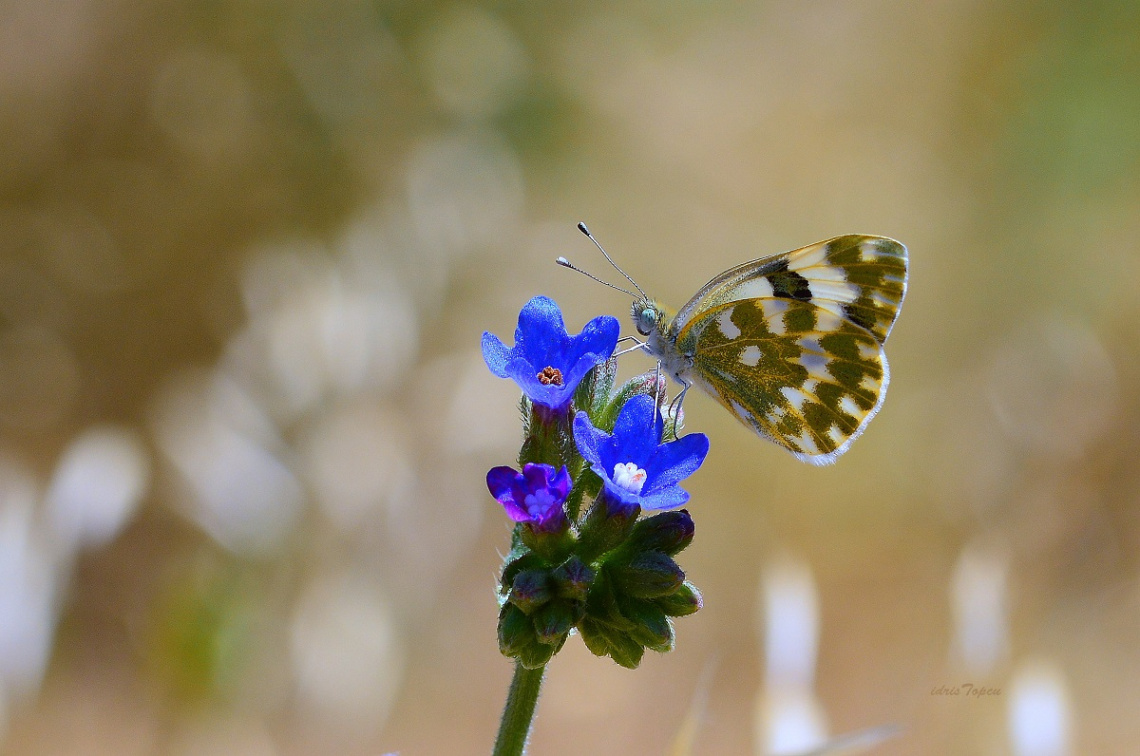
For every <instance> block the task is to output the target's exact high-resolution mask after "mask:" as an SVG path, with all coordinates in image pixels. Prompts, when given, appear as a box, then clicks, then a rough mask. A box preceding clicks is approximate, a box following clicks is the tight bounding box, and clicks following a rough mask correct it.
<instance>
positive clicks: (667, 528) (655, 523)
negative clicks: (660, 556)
mask: <svg viewBox="0 0 1140 756" xmlns="http://www.w3.org/2000/svg"><path fill="white" fill-rule="evenodd" d="M694 532H695V528H694V526H693V518H692V517H691V516H689V511H688V510H687V509H680V510H677V511H673V512H662V513H661V514H656V515H653V516H652V517H646V518H645V519H643V520H640V521H638V523H637V524H636V525H635V526H634V528H633V532H632V533H631V534H630V536H629V540H628V541H626V545H625V547H623V548H624V549H626V550H628V551H629V553H631V554H632V553H636V552H639V551H660V552H663V553H665V554H668V555H669V556H672V555H674V554H676V553H678V552H679V551H681V550H683V549H684V548H686V547H687V546H688V545H689V544H690V543H692V541H693V533H694Z"/></svg>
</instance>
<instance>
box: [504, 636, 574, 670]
mask: <svg viewBox="0 0 1140 756" xmlns="http://www.w3.org/2000/svg"><path fill="white" fill-rule="evenodd" d="M565 642H566V640H565V638H563V640H562V643H559V644H558V645H556V646H551V645H549V644H546V643H539V642H537V640H536V641H535V642H534V643H532V644H530V645H527V646H524V647H523V648H520V649H519V652H518V654H516V655H515V658H516V659H518V661H519V664H521V665H523V666H524V667H526V668H527V669H538V668H539V667H544V666H546V663H547V662H549V661H550V659H551V657H553V656H554V655H555V654H556V653H558V651H559V650H560V649H561V648H562V644H563V643H565Z"/></svg>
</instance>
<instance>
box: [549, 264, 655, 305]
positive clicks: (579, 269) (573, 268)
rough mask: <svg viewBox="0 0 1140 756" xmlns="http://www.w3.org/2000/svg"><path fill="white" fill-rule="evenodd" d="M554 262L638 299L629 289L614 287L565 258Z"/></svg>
mask: <svg viewBox="0 0 1140 756" xmlns="http://www.w3.org/2000/svg"><path fill="white" fill-rule="evenodd" d="M554 262H556V263H558V264H559V265H561V266H562V267H563V268H569V269H570V270H574V271H577V272H579V273H581V274H582V275H584V276H585V277H586V278H592V279H594V280H595V281H597V282H598V283H600V284H603V285H605V286H608V287H610V288H611V289H617V290H618V291H620V292H621V293H622V294H628V295H629V296H631V297H636V296H637V295H636V294H634V293H633V292H632V291H630V290H629V289H623V288H622V287H620V286H614V285H613V284H612V283H610V282H609V281H603V280H602V279H600V278H598V277H597V276H595V275H594V274H593V273H587V272H586V271H584V270H582V269H581V268H579V267H578V266H577V265H575V264H574V263H572V262H570V261H569V260H567V259H566V258H565V257H559V258H558V259H557V260H555V261H554Z"/></svg>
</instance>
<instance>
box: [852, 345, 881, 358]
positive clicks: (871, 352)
mask: <svg viewBox="0 0 1140 756" xmlns="http://www.w3.org/2000/svg"><path fill="white" fill-rule="evenodd" d="M855 344H856V345H857V346H858V348H859V356H860V357H861V358H863V359H864V360H867V361H869V362H870V361H873V360H875V359H878V357H879V352H880V351H881V350H880V349H879V345H878V344H875V343H873V342H869V341H856V342H855Z"/></svg>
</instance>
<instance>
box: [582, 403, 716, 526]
mask: <svg viewBox="0 0 1140 756" xmlns="http://www.w3.org/2000/svg"><path fill="white" fill-rule="evenodd" d="M662 430H664V423H663V422H662V420H661V414H660V413H659V412H658V411H657V407H656V403H655V401H654V398H653V397H652V396H647V395H645V394H638V395H637V396H634V397H632V398H630V400H629V401H627V402H626V403H625V405H624V406H623V407H622V408H621V411H620V412H619V413H618V417H617V422H616V423H614V432H613V435H612V436H611V435H610V434H608V433H606V432H604V431H601V430H598V429H597V428H595V427H594V425H593V424H592V423H591V422H590V420H589V418H587V417H586V415H585V413H581V414H579V415H577V416H576V417H575V418H574V441H575V442H576V443H577V445H578V451H579V452H581V453H582V456H583V457H585V459H586V461H587V462H589V463H590V467H591V469H593V471H594V472H596V473H597V474H598V475H599V476H600V477H601V479H602V481H603V482H604V489H603V490H604V494H605V495H606V496H607V497H608V498H609V499H610V500H611V502H613V501H616V502H619V503H620V504H623V505H625V506H627V507H630V508H632V507H633V506H634V505H637V506H640V507H641V508H642V509H673V508H675V507H679V506H682V505H683V504H684V503H685V502H687V501H688V500H689V492H688V491H685V490H684V489H682V488H681V486H680V485H679V483H680V482H681V481H682V480H684V479H685V478H687V477H689V476H690V475H692V474H693V473H694V472H696V471H697V468H698V467H700V466H701V463H702V462H704V461H705V455H707V454H708V453H709V439H708V436H706V435H704V434H703V433H690V434H688V435H686V436H682V437H681V438H679V439H677V440H676V441H671V442H669V443H666V444H662V443H659V442H660V440H661V432H662Z"/></svg>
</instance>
